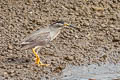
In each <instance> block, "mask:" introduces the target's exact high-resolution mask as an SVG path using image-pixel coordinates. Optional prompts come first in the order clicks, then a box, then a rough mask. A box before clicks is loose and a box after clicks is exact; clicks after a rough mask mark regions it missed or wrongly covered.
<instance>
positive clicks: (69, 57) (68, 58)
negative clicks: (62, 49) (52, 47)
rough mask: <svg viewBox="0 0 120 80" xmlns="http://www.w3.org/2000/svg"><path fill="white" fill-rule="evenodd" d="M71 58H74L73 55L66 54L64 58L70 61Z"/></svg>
mask: <svg viewBox="0 0 120 80" xmlns="http://www.w3.org/2000/svg"><path fill="white" fill-rule="evenodd" d="M73 58H74V57H73V56H67V57H65V59H66V60H69V61H72V60H73Z"/></svg>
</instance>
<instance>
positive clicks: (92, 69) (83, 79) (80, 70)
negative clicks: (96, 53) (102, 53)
mask: <svg viewBox="0 0 120 80" xmlns="http://www.w3.org/2000/svg"><path fill="white" fill-rule="evenodd" d="M59 79H60V80H120V64H102V65H100V66H99V65H97V64H92V65H87V66H72V65H69V66H68V67H66V68H65V69H64V70H63V71H62V74H61V75H60V77H59ZM53 80H58V79H55V78H54V79H53Z"/></svg>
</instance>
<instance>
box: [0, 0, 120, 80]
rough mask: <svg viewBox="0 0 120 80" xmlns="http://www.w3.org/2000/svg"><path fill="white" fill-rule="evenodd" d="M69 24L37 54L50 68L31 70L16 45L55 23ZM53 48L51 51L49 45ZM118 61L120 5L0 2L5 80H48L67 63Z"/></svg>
mask: <svg viewBox="0 0 120 80" xmlns="http://www.w3.org/2000/svg"><path fill="white" fill-rule="evenodd" d="M61 19H62V20H64V21H65V22H68V23H71V24H74V25H75V26H76V28H74V29H71V28H69V29H67V28H65V29H63V30H62V32H61V34H60V35H59V36H58V37H57V38H56V39H55V40H54V41H53V42H52V43H51V44H50V45H48V46H47V47H46V48H43V49H42V50H41V51H40V52H39V53H40V56H41V59H42V61H43V62H44V63H48V64H51V65H50V66H49V67H38V66H36V65H34V60H33V59H34V55H33V53H32V51H31V50H27V51H21V50H20V47H19V42H20V41H21V40H22V39H23V38H24V37H25V36H26V35H27V34H30V33H32V32H33V31H35V30H37V29H39V28H40V27H41V26H46V25H48V24H50V23H52V22H54V21H56V20H61ZM53 45H54V46H53ZM119 61H120V1H119V0H0V76H1V77H3V78H4V79H6V80H40V79H41V80H50V79H51V77H52V76H55V75H56V73H59V72H60V71H61V70H63V69H64V68H65V66H66V64H73V65H82V64H92V63H98V64H99V63H101V62H112V63H118V62H119Z"/></svg>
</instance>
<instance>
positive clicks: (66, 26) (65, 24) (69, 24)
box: [64, 23, 73, 27]
mask: <svg viewBox="0 0 120 80" xmlns="http://www.w3.org/2000/svg"><path fill="white" fill-rule="evenodd" d="M64 26H65V27H67V26H69V27H73V25H71V24H67V23H65V24H64Z"/></svg>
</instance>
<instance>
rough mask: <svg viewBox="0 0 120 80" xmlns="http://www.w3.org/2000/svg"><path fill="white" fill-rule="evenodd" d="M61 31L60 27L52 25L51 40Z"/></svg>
mask: <svg viewBox="0 0 120 80" xmlns="http://www.w3.org/2000/svg"><path fill="white" fill-rule="evenodd" d="M59 33H60V29H58V28H53V27H51V28H50V35H51V40H53V39H55V38H56V37H57V36H58V34H59Z"/></svg>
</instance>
